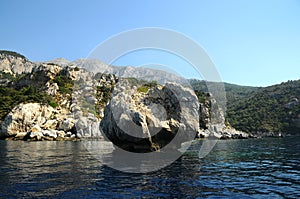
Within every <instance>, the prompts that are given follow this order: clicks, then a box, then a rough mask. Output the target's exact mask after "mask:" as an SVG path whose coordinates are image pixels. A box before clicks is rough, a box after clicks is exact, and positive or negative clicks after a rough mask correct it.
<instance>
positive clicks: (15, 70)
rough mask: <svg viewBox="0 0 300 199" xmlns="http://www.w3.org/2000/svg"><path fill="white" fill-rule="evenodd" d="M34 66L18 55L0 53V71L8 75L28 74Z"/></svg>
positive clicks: (7, 52)
mask: <svg viewBox="0 0 300 199" xmlns="http://www.w3.org/2000/svg"><path fill="white" fill-rule="evenodd" d="M35 66H36V65H35V63H32V62H30V61H29V60H28V59H26V58H25V57H24V56H22V55H20V54H18V53H14V52H9V51H0V71H3V72H5V73H10V74H22V73H30V72H31V70H32V69H33V68H34V67H35Z"/></svg>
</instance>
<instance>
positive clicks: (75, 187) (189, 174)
mask: <svg viewBox="0 0 300 199" xmlns="http://www.w3.org/2000/svg"><path fill="white" fill-rule="evenodd" d="M299 144H300V139H299V137H296V138H295V137H294V138H282V139H271V138H270V139H249V140H222V141H218V143H217V144H216V146H215V147H214V149H213V151H212V152H211V153H209V154H208V155H207V156H206V157H205V158H203V159H199V158H198V150H199V147H200V146H201V141H199V142H197V143H195V144H194V145H193V146H192V148H191V149H190V150H189V151H188V152H187V153H185V155H183V156H182V157H181V158H180V159H178V160H177V161H176V162H174V163H173V164H171V165H169V166H168V167H166V168H164V169H161V170H159V171H156V172H152V173H147V174H130V173H123V172H120V171H116V170H114V169H111V168H109V167H107V166H105V165H101V163H99V161H98V160H96V159H94V158H93V157H92V156H91V155H90V154H89V152H88V151H87V150H86V148H85V147H84V144H83V142H22V141H20V142H18V141H0V197H1V198H35V197H40V198H43V197H44V198H49V197H50V198H80V197H85V198H207V197H208V198H300V145H299ZM105 155H106V156H111V154H109V153H108V154H105Z"/></svg>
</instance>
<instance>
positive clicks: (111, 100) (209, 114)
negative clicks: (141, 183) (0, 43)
mask: <svg viewBox="0 0 300 199" xmlns="http://www.w3.org/2000/svg"><path fill="white" fill-rule="evenodd" d="M0 58H1V59H0V69H1V82H0V92H1V94H2V95H1V97H0V117H1V127H0V137H2V138H10V139H17V140H18V139H23V140H76V139H84V138H98V139H99V138H103V136H104V137H105V138H107V139H109V140H111V141H113V142H114V143H115V144H116V145H117V146H119V147H121V148H125V149H126V150H129V151H152V150H159V149H160V148H162V147H164V146H167V145H168V146H172V147H178V146H180V144H181V143H182V142H183V141H188V140H191V139H194V138H196V137H201V138H203V137H208V136H215V137H218V138H240V137H247V136H248V135H246V134H244V133H242V132H239V131H235V130H234V129H231V128H228V127H227V126H225V118H224V114H222V111H221V110H220V109H218V106H217V103H216V101H215V100H214V98H213V96H211V95H209V94H206V95H204V94H203V93H202V95H204V96H206V97H204V98H202V100H200V101H199V98H198V96H197V95H196V94H195V92H194V91H193V90H192V89H191V88H190V87H188V86H187V85H186V84H180V83H182V81H181V78H179V80H180V81H173V80H174V77H173V75H169V76H168V75H163V76H160V78H158V79H154V80H155V81H153V80H152V81H149V79H147V78H144V79H143V78H141V77H144V76H145V77H149V75H150V74H156V75H154V76H156V77H158V76H159V75H157V71H151V70H150V69H146V70H145V71H146V72H145V73H144V74H143V73H142V69H139V70H136V71H138V72H132V74H136V77H139V78H138V79H137V78H132V77H128V76H129V75H130V74H129V73H128V67H127V69H126V70H125V69H124V68H121V69H120V71H123V72H119V73H117V72H116V71H117V67H113V69H111V68H112V67H110V66H107V65H104V64H100V65H99V68H100V69H101V68H103V67H104V68H106V69H105V70H104V71H105V73H102V72H99V68H98V69H97V71H96V72H95V71H94V72H95V73H92V72H90V71H88V70H87V69H83V68H80V67H79V66H78V65H76V64H75V62H73V63H71V62H68V61H66V60H63V59H58V60H56V61H55V60H54V61H52V62H45V63H41V62H40V63H32V62H30V61H29V60H27V59H26V58H25V57H23V56H22V55H19V54H17V53H13V52H10V53H9V52H7V51H5V53H2V54H1V53H0ZM56 62H57V63H56ZM78 63H80V66H84V62H83V60H81V61H78ZM95 63H98V62H96V61H94V62H93V64H92V67H96V65H95ZM86 64H89V67H91V61H89V62H87V63H86ZM90 70H92V69H90ZM109 70H112V73H114V74H109V73H107V72H108V71H109ZM92 71H93V70H92ZM100 71H101V70H100ZM130 71H131V70H130ZM116 74H118V75H116ZM122 74H123V75H122ZM152 76H153V75H152ZM160 79H164V81H159V82H157V81H156V80H160ZM166 80H168V81H166ZM161 82H162V83H161ZM166 82H167V83H166ZM203 99H204V100H203ZM170 143H171V144H170Z"/></svg>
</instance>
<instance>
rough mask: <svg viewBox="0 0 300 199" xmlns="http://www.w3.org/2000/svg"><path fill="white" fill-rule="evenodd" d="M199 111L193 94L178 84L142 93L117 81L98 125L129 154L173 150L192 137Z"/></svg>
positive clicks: (125, 83)
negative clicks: (166, 148) (165, 148)
mask: <svg viewBox="0 0 300 199" xmlns="http://www.w3.org/2000/svg"><path fill="white" fill-rule="evenodd" d="M124 91H125V92H124ZM154 104H156V105H154ZM158 108H160V109H161V111H159V109H158ZM198 109H199V104H198V100H197V97H196V96H195V94H194V92H193V91H192V90H191V89H189V88H185V87H183V86H181V85H179V84H176V83H167V84H166V85H165V86H156V87H154V88H152V89H150V90H149V92H147V93H141V92H139V91H138V90H136V89H134V87H132V86H130V85H128V83H127V82H119V83H118V84H117V85H116V87H115V88H114V93H113V96H112V98H111V101H110V103H109V104H108V106H107V107H106V109H105V111H104V118H103V119H102V121H101V124H100V125H101V128H102V130H103V133H104V135H105V136H106V138H107V139H109V140H111V141H112V142H113V143H114V144H116V145H117V146H119V147H121V148H123V149H125V150H128V151H134V152H141V151H153V150H158V149H161V148H163V147H170V148H172V147H173V148H174V147H180V145H181V142H184V141H189V140H192V139H193V138H194V137H195V135H196V131H197V129H198V126H199V123H198V118H199V115H198ZM175 136H176V137H177V139H174V140H176V141H175V142H173V141H172V140H173V138H175ZM179 138H180V139H179ZM171 141H172V144H169V143H170V142H171ZM171 146H172V147H171Z"/></svg>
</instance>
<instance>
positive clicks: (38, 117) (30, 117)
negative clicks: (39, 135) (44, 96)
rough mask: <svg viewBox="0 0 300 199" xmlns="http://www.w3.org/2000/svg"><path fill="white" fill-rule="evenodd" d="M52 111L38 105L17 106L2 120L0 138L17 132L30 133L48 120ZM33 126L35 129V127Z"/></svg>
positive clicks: (48, 107) (49, 107)
mask: <svg viewBox="0 0 300 199" xmlns="http://www.w3.org/2000/svg"><path fill="white" fill-rule="evenodd" d="M53 112H54V109H53V108H52V107H51V106H47V105H41V104H39V103H27V104H19V105H17V106H16V107H15V108H13V109H12V111H11V112H10V113H9V114H8V115H7V116H6V117H5V118H4V120H3V121H2V124H1V128H0V129H1V130H0V137H9V136H13V135H16V134H17V133H19V132H30V131H32V130H34V131H35V130H39V129H35V128H34V129H32V128H33V127H34V126H35V125H37V126H39V127H41V126H42V124H43V123H44V122H45V121H47V120H49V119H50V117H51V115H52V114H53ZM37 126H35V127H37Z"/></svg>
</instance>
